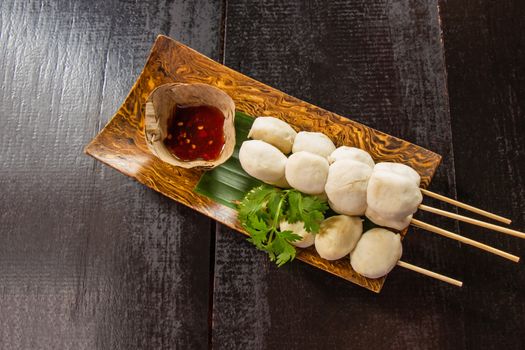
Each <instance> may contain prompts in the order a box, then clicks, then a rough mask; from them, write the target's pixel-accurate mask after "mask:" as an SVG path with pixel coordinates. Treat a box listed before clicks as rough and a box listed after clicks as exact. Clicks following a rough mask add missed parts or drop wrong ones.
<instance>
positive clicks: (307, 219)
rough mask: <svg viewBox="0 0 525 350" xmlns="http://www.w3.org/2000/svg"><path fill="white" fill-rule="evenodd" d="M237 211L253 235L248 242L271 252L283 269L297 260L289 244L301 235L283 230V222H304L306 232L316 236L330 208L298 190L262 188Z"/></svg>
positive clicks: (271, 256) (269, 253)
mask: <svg viewBox="0 0 525 350" xmlns="http://www.w3.org/2000/svg"><path fill="white" fill-rule="evenodd" d="M238 210H239V216H238V218H239V221H240V223H241V225H242V226H243V227H244V229H246V231H247V232H248V233H249V234H250V238H248V241H249V242H251V243H253V244H254V245H255V246H256V247H257V249H259V250H262V251H265V252H266V253H268V256H269V257H270V260H271V261H275V263H276V264H277V266H282V265H284V264H285V263H287V262H288V261H291V260H293V259H294V258H295V255H296V250H295V247H294V246H293V245H292V244H290V243H291V242H295V241H298V240H300V239H301V236H299V235H297V234H295V233H293V232H292V231H281V230H280V229H279V224H280V223H281V221H283V220H286V221H288V222H290V223H294V222H297V221H302V222H303V223H304V227H305V229H306V231H308V232H312V233H316V232H317V231H318V230H319V225H320V223H321V221H323V219H324V213H325V212H326V210H328V206H327V205H326V203H324V202H322V201H321V200H320V199H319V198H317V197H315V196H309V195H305V194H303V193H301V192H299V191H297V190H293V189H290V190H281V189H278V188H275V187H270V186H266V185H262V186H259V187H256V188H254V189H253V190H251V191H250V192H248V194H247V195H246V196H245V197H244V199H243V200H242V201H241V202H240V203H239V205H238Z"/></svg>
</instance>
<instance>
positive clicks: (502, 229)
mask: <svg viewBox="0 0 525 350" xmlns="http://www.w3.org/2000/svg"><path fill="white" fill-rule="evenodd" d="M419 209H421V210H424V211H428V212H429V213H433V214H437V215H441V216H445V217H447V218H451V219H456V220H459V221H463V222H466V223H469V224H472V225H476V226H480V227H484V228H488V229H489V230H494V231H498V232H502V233H506V234H508V235H511V236H514V237H519V238H525V233H523V232H520V231H516V230H512V229H510V228H506V227H501V226H498V225H494V224H490V223H488V222H484V221H480V220H476V219H472V218H469V217H467V216H463V215H459V214H455V213H451V212H448V211H445V210H441V209H437V208H433V207H430V206H428V205H424V204H421V205H420V206H419Z"/></svg>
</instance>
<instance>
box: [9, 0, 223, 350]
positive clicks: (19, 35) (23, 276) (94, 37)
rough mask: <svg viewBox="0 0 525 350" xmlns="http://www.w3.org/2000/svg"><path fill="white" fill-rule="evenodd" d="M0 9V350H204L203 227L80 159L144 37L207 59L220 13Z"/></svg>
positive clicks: (134, 68) (133, 7)
mask: <svg viewBox="0 0 525 350" xmlns="http://www.w3.org/2000/svg"><path fill="white" fill-rule="evenodd" d="M0 9H1V10H0V16H1V19H0V25H1V28H0V48H1V49H2V53H1V55H2V59H1V60H0V79H1V84H2V87H3V88H2V89H1V90H0V115H1V116H2V117H1V118H0V129H1V130H2V134H1V135H0V192H1V193H2V202H1V203H0V227H1V228H0V232H1V234H0V310H1V312H0V329H1V331H0V348H2V349H29V348H38V349H71V348H74V349H94V348H101V349H130V348H133V349H138V348H147V349H150V348H173V347H180V348H193V349H197V348H206V347H207V344H208V336H207V334H208V317H207V315H208V312H207V311H208V310H207V309H208V283H209V237H210V235H209V233H210V231H211V227H212V226H211V223H210V221H209V220H208V219H206V218H205V217H203V216H201V215H199V214H197V213H195V212H193V211H191V210H189V209H187V208H185V207H183V206H180V205H177V204H176V203H174V202H172V201H170V200H168V199H167V198H164V197H161V196H160V195H157V194H156V193H154V192H152V191H149V190H147V189H146V188H144V187H143V186H141V185H139V184H136V183H134V182H132V181H130V180H129V179H127V178H125V177H123V176H121V175H120V174H118V173H117V172H115V171H113V170H111V169H109V168H107V167H102V166H101V165H100V164H97V163H96V162H95V161H94V160H93V159H91V158H89V157H87V156H85V155H84V154H83V152H82V150H83V148H84V146H85V145H86V144H87V143H88V142H89V140H90V139H91V138H93V136H94V135H95V134H96V133H97V132H98V131H99V130H100V128H101V127H102V126H103V125H104V124H105V123H106V122H107V120H108V119H109V117H110V116H111V115H112V114H113V113H114V112H115V110H116V109H117V108H118V106H119V105H120V103H121V102H122V101H123V99H124V98H125V96H126V94H127V93H128V91H129V89H130V87H131V85H132V83H133V81H134V80H135V79H136V77H137V75H138V73H139V72H140V70H141V69H142V66H143V65H144V62H145V59H146V57H147V55H148V53H149V49H150V47H151V43H152V42H153V41H154V39H155V37H156V36H157V34H159V33H165V34H170V35H173V36H175V37H179V38H181V40H183V41H186V42H187V43H189V44H191V45H192V46H193V47H195V48H196V49H199V50H201V51H203V52H204V53H206V54H208V55H210V56H211V57H214V58H216V59H217V58H219V55H220V49H221V44H220V43H221V40H220V24H221V13H222V10H221V4H220V3H219V2H213V3H208V2H206V1H199V2H195V1H180V2H177V3H171V2H170V3H159V4H157V3H156V2H128V1H97V2H85V1H42V2H41V1H14V0H4V1H2V2H0Z"/></svg>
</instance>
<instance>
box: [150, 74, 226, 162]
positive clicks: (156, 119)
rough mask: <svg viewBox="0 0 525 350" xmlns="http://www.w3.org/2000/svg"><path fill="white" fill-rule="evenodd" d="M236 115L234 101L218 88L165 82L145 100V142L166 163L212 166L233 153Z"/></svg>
mask: <svg viewBox="0 0 525 350" xmlns="http://www.w3.org/2000/svg"><path fill="white" fill-rule="evenodd" d="M234 118H235V103H234V102H233V100H232V99H231V97H230V96H228V94H226V93H225V92H224V91H222V90H220V89H218V88H216V87H213V86H211V85H207V84H201V83H196V84H182V83H172V84H164V85H161V86H159V87H157V88H156V89H155V90H153V91H152V92H151V94H150V95H149V97H148V99H147V101H146V113H145V136H146V144H147V145H148V148H149V149H150V151H151V152H152V153H153V154H154V155H156V156H157V157H158V158H159V159H161V160H162V161H164V162H166V163H169V164H172V165H175V166H179V167H182V168H187V169H188V168H195V167H200V168H207V169H210V168H213V167H216V166H218V165H220V164H222V163H224V162H225V161H226V160H227V159H228V158H230V157H231V155H232V154H233V149H234V146H235V126H234Z"/></svg>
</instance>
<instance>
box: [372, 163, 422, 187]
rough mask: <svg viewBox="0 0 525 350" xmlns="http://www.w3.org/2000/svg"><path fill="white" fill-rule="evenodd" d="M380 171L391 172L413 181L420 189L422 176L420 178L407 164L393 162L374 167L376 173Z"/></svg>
mask: <svg viewBox="0 0 525 350" xmlns="http://www.w3.org/2000/svg"><path fill="white" fill-rule="evenodd" d="M379 171H385V172H390V173H394V174H397V175H401V176H403V177H407V178H409V179H412V180H413V181H414V182H415V183H416V185H417V187H419V184H420V183H421V176H419V174H418V173H417V171H415V170H414V169H412V168H411V167H409V166H408V165H405V164H401V163H391V162H383V163H377V164H376V165H375V167H374V172H379Z"/></svg>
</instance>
